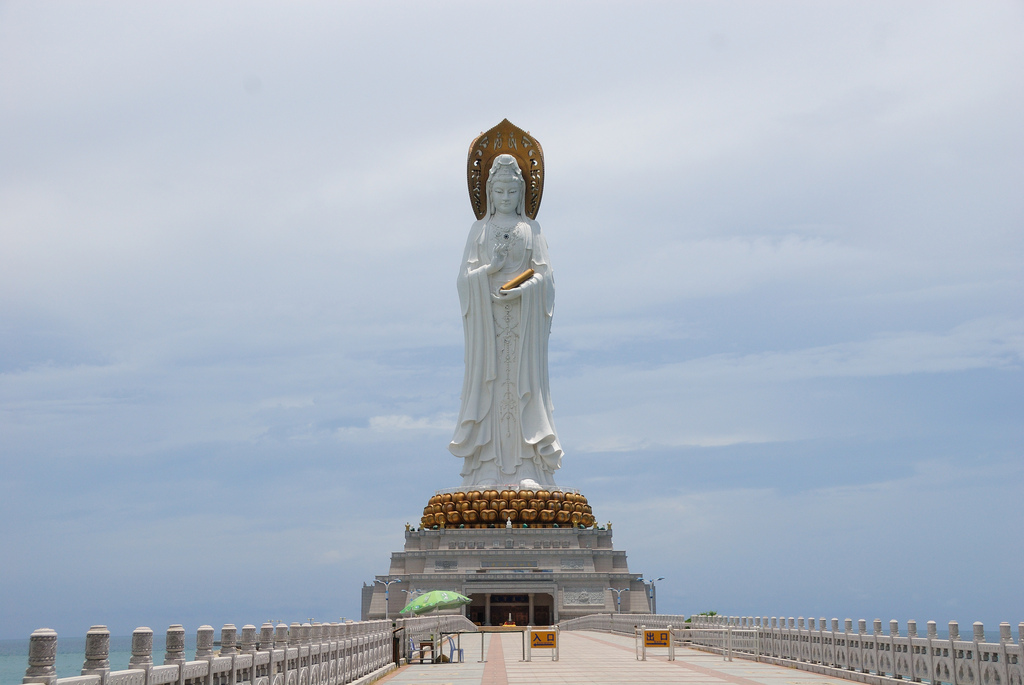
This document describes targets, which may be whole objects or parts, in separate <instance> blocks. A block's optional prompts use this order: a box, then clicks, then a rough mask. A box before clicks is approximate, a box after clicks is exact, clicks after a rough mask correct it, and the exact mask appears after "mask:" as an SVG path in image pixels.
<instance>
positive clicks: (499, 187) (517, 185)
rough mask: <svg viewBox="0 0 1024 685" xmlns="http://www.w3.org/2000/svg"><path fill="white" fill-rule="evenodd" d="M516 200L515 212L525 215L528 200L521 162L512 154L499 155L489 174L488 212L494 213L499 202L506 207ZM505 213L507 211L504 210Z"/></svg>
mask: <svg viewBox="0 0 1024 685" xmlns="http://www.w3.org/2000/svg"><path fill="white" fill-rule="evenodd" d="M512 201H514V208H515V214H517V215H519V216H522V215H523V206H524V204H525V201H526V181H524V180H523V172H522V171H521V170H520V169H519V162H517V161H516V158H515V157H513V156H512V155H498V156H497V157H495V158H494V163H493V164H491V173H490V174H488V176H487V213H488V214H489V215H492V216H493V215H494V213H495V211H496V210H497V209H498V208H499V204H501V205H503V207H505V208H509V207H508V203H509V202H512ZM503 213H507V212H504V210H503Z"/></svg>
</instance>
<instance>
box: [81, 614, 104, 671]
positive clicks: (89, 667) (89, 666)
mask: <svg viewBox="0 0 1024 685" xmlns="http://www.w3.org/2000/svg"><path fill="white" fill-rule="evenodd" d="M82 675H98V676H99V677H100V685H105V684H106V682H107V676H108V675H110V631H109V630H107V627H106V626H93V627H92V628H89V632H87V633H86V634H85V663H83V664H82Z"/></svg>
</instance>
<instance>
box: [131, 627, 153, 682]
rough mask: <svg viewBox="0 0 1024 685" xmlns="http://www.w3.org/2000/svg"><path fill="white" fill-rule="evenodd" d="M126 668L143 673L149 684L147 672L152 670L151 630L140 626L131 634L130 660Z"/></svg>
mask: <svg viewBox="0 0 1024 685" xmlns="http://www.w3.org/2000/svg"><path fill="white" fill-rule="evenodd" d="M128 668H129V670H141V671H144V672H145V673H146V682H149V672H150V671H151V670H152V669H153V631H152V629H150V628H147V627H145V626H142V627H141V628H136V629H135V630H134V631H133V632H132V658H131V659H129V660H128Z"/></svg>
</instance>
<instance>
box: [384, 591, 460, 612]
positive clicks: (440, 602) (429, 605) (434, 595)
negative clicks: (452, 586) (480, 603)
mask: <svg viewBox="0 0 1024 685" xmlns="http://www.w3.org/2000/svg"><path fill="white" fill-rule="evenodd" d="M472 601H473V600H471V599H470V598H469V597H466V596H465V595H460V594H459V593H458V592H452V591H451V590H431V591H430V592H425V593H423V594H422V595H420V596H419V597H417V598H416V599H414V600H412V601H411V602H409V604H408V605H406V607H405V608H404V609H402V610H401V611H400V612H398V613H400V614H415V615H417V616H419V615H420V614H425V613H427V612H428V611H434V610H435V609H454V608H455V607H460V606H462V605H463V604H469V603H470V602H472Z"/></svg>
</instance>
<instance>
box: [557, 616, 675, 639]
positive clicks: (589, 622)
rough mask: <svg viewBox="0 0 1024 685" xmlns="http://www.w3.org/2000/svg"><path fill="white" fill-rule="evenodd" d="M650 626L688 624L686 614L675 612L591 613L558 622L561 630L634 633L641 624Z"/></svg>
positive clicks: (666, 626) (662, 626) (660, 626)
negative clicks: (680, 614)
mask: <svg viewBox="0 0 1024 685" xmlns="http://www.w3.org/2000/svg"><path fill="white" fill-rule="evenodd" d="M641 624H642V625H644V626H646V627H648V628H668V627H669V626H672V627H673V628H678V627H680V626H684V625H686V616H678V615H675V614H591V615H589V616H581V617H580V618H570V619H567V620H565V621H559V622H558V628H559V629H560V630H601V631H604V632H606V633H622V634H623V635H632V634H633V632H634V630H635V629H636V627H637V626H639V625H641Z"/></svg>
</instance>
